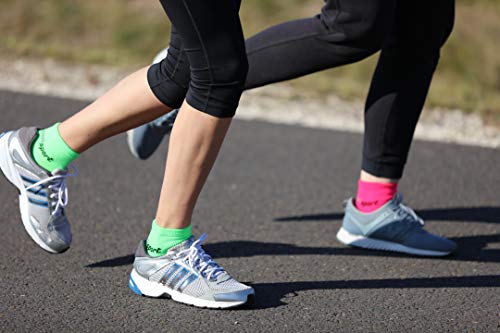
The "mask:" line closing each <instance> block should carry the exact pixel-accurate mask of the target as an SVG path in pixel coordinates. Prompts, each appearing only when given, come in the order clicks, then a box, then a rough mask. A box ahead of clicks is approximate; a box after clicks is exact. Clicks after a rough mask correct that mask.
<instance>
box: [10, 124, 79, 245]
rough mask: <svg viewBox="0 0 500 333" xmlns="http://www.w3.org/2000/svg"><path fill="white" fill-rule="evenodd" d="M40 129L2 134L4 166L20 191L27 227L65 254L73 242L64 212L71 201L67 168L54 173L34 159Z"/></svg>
mask: <svg viewBox="0 0 500 333" xmlns="http://www.w3.org/2000/svg"><path fill="white" fill-rule="evenodd" d="M36 136H37V129H36V128H34V127H29V128H27V127H24V128H21V129H20V130H17V131H13V132H6V133H2V134H0V169H1V171H2V172H3V174H4V176H5V177H6V178H7V180H8V181H9V182H11V183H12V184H13V185H14V186H15V187H16V188H17V189H18V191H19V209H20V211H21V219H22V221H23V224H24V228H25V229H26V231H27V232H28V234H29V235H30V237H31V239H33V240H34V241H35V243H36V244H38V245H39V246H40V247H41V248H42V249H44V250H46V251H48V252H51V253H62V252H64V251H66V250H67V249H68V248H69V247H70V244H71V229H70V225H69V223H68V219H67V218H66V215H65V214H64V207H65V206H66V205H67V203H68V190H67V187H66V179H67V178H68V177H71V176H73V175H74V174H68V173H67V171H66V170H56V171H54V172H52V173H49V172H47V171H46V170H45V169H42V168H41V167H40V166H38V164H36V162H35V161H34V160H33V158H32V155H31V146H32V143H33V140H34V139H35V138H36Z"/></svg>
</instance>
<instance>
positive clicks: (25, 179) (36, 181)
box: [21, 175, 38, 184]
mask: <svg viewBox="0 0 500 333" xmlns="http://www.w3.org/2000/svg"><path fill="white" fill-rule="evenodd" d="M21 178H22V179H23V180H24V181H25V182H28V183H30V184H35V183H38V180H34V179H31V178H28V177H24V176H23V175H21Z"/></svg>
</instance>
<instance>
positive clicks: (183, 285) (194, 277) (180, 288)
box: [177, 273, 198, 293]
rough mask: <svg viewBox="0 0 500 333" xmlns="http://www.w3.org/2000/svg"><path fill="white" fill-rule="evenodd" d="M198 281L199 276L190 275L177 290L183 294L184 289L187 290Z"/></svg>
mask: <svg viewBox="0 0 500 333" xmlns="http://www.w3.org/2000/svg"><path fill="white" fill-rule="evenodd" d="M196 279H198V275H196V274H194V273H191V275H189V276H188V277H187V279H185V280H184V281H182V283H181V284H180V285H179V287H178V288H177V290H178V291H179V292H181V293H182V292H183V291H184V289H186V288H187V287H188V286H189V285H190V284H191V283H193V282H194V281H196Z"/></svg>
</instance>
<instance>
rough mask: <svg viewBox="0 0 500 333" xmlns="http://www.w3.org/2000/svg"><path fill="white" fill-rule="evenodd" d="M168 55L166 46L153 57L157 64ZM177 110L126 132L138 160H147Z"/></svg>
mask: <svg viewBox="0 0 500 333" xmlns="http://www.w3.org/2000/svg"><path fill="white" fill-rule="evenodd" d="M167 55H168V47H166V48H164V49H163V50H161V51H160V52H158V54H157V55H156V56H155V57H154V59H153V62H152V63H153V64H157V63H159V62H160V61H162V60H163V59H165V58H166V57H167ZM178 112H179V110H173V111H171V112H170V113H167V114H166V115H164V116H163V117H160V118H158V119H156V120H153V121H152V122H150V123H149V124H145V125H142V126H139V127H137V128H134V129H131V130H130V131H128V132H127V142H128V147H129V149H130V152H131V153H132V155H134V156H135V157H136V158H138V159H140V160H147V159H148V158H149V157H150V156H151V155H153V153H154V152H155V151H156V149H157V148H158V146H160V143H161V142H162V140H163V138H164V137H165V136H167V135H169V134H170V132H171V131H172V127H173V126H174V121H175V118H176V117H177V113H178Z"/></svg>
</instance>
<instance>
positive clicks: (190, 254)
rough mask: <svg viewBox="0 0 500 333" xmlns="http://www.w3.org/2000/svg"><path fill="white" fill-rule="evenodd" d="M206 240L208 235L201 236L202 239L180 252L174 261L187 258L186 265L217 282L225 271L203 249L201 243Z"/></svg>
mask: <svg viewBox="0 0 500 333" xmlns="http://www.w3.org/2000/svg"><path fill="white" fill-rule="evenodd" d="M205 238H207V235H206V234H203V235H201V236H200V238H198V239H197V240H196V241H194V242H193V244H192V245H191V246H190V247H189V249H186V250H183V251H180V252H178V253H177V255H176V257H175V258H174V259H177V258H182V257H185V258H186V259H185V261H186V263H187V264H188V265H189V266H190V267H192V268H194V269H195V270H197V271H198V272H199V273H200V274H201V275H202V276H203V277H205V278H207V279H209V280H215V279H217V277H218V276H219V275H220V274H222V273H224V272H225V270H224V268H222V267H221V266H219V264H217V263H216V262H215V261H214V260H213V259H212V257H211V256H210V255H208V254H207V253H206V252H205V250H203V248H202V247H201V243H202V242H203V241H204V240H205Z"/></svg>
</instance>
